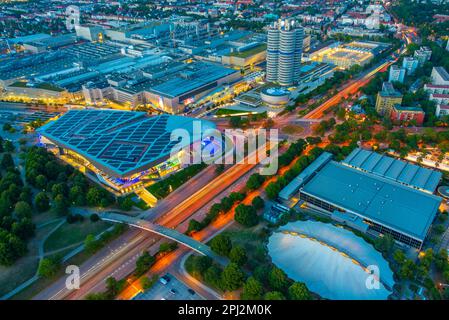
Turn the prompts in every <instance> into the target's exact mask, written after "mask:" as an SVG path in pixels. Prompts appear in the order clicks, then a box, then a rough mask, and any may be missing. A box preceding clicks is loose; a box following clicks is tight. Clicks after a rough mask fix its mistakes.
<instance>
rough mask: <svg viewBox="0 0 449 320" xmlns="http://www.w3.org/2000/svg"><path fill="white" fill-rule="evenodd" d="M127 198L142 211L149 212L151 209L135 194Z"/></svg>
mask: <svg viewBox="0 0 449 320" xmlns="http://www.w3.org/2000/svg"><path fill="white" fill-rule="evenodd" d="M126 198H130V199H131V201H132V202H133V203H134V205H135V206H136V207H137V208H139V209H141V210H147V209H148V208H149V206H148V205H147V203H146V202H145V201H143V200H142V199H140V198H139V196H137V194H135V193H131V194H128V195H127V196H126Z"/></svg>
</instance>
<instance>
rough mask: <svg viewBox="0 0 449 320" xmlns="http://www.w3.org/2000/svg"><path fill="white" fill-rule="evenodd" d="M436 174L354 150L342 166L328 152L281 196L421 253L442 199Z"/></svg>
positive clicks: (428, 170) (373, 153)
mask: <svg viewBox="0 0 449 320" xmlns="http://www.w3.org/2000/svg"><path fill="white" fill-rule="evenodd" d="M441 177H442V175H441V173H440V172H438V171H435V170H431V169H427V168H423V167H420V166H417V165H414V164H410V163H407V162H404V161H401V160H397V159H394V158H392V157H389V156H384V155H381V154H378V153H375V152H371V151H367V150H363V149H360V148H357V149H355V150H354V151H353V152H352V153H351V154H350V155H349V156H348V157H347V158H346V159H345V160H343V161H342V162H336V161H332V160H331V157H330V155H329V154H328V153H324V154H322V155H321V156H320V157H319V158H318V159H317V160H316V163H315V162H314V163H312V164H311V165H310V166H309V167H308V168H306V169H305V170H304V171H303V173H302V174H301V176H300V177H299V178H298V179H295V180H293V181H292V183H291V184H292V185H287V186H286V187H285V190H282V191H281V193H280V198H281V199H280V200H281V201H285V200H289V199H290V198H291V197H293V195H294V194H293V193H297V192H298V190H299V200H301V201H303V202H304V203H305V204H306V205H307V206H309V207H311V208H314V209H316V210H319V211H321V212H323V213H326V214H328V215H329V216H330V217H332V218H333V219H334V220H337V221H339V222H341V223H343V224H346V225H349V226H351V227H353V228H356V229H358V230H359V231H362V232H366V233H369V234H372V235H375V236H380V235H383V234H390V235H392V236H393V237H394V239H395V240H396V241H397V242H399V243H401V244H404V245H406V246H410V247H413V248H417V249H420V248H421V246H422V244H423V242H424V240H425V239H426V236H427V235H428V233H429V230H430V227H431V225H432V222H433V221H434V219H435V217H436V214H437V212H438V208H439V206H440V203H441V200H442V199H441V198H440V197H438V196H436V195H434V194H433V193H434V191H435V189H436V188H437V186H438V184H439V182H440V179H441Z"/></svg>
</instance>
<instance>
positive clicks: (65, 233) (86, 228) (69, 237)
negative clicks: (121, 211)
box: [44, 218, 111, 252]
mask: <svg viewBox="0 0 449 320" xmlns="http://www.w3.org/2000/svg"><path fill="white" fill-rule="evenodd" d="M110 226H111V224H110V223H108V222H104V221H97V222H91V221H90V220H89V219H88V218H85V219H84V221H83V222H77V223H72V224H69V223H67V222H66V223H64V224H63V225H62V226H61V227H60V228H59V229H58V230H56V231H55V232H54V233H53V234H52V235H51V236H50V237H49V238H48V239H47V241H45V245H44V249H45V252H51V251H54V250H58V249H61V248H65V247H67V246H70V245H73V244H75V243H80V242H83V241H84V239H85V238H86V236H87V235H88V234H93V235H97V234H99V233H100V232H102V231H104V230H106V229H107V228H109V227H110Z"/></svg>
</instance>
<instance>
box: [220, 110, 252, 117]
mask: <svg viewBox="0 0 449 320" xmlns="http://www.w3.org/2000/svg"><path fill="white" fill-rule="evenodd" d="M244 112H245V111H242V110H232V109H218V111H217V112H216V113H215V114H216V115H217V116H225V115H233V114H236V113H244Z"/></svg>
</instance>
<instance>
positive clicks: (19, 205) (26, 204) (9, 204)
mask: <svg viewBox="0 0 449 320" xmlns="http://www.w3.org/2000/svg"><path fill="white" fill-rule="evenodd" d="M0 146H2V148H1V151H2V152H3V151H7V152H5V153H4V154H3V156H2V160H1V163H0V169H1V174H0V265H12V264H13V263H14V262H15V261H16V260H17V259H18V258H20V257H22V256H24V255H25V254H26V253H27V241H28V240H29V239H30V238H31V237H33V236H34V232H35V225H34V223H33V222H32V220H31V216H32V206H33V203H32V191H31V189H30V188H29V187H27V186H25V185H24V183H23V181H22V178H21V175H20V172H19V170H18V169H17V168H16V166H15V163H14V160H13V157H12V155H11V154H10V153H9V152H12V151H13V150H14V145H13V144H12V143H11V142H10V141H9V140H3V139H1V138H0Z"/></svg>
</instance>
